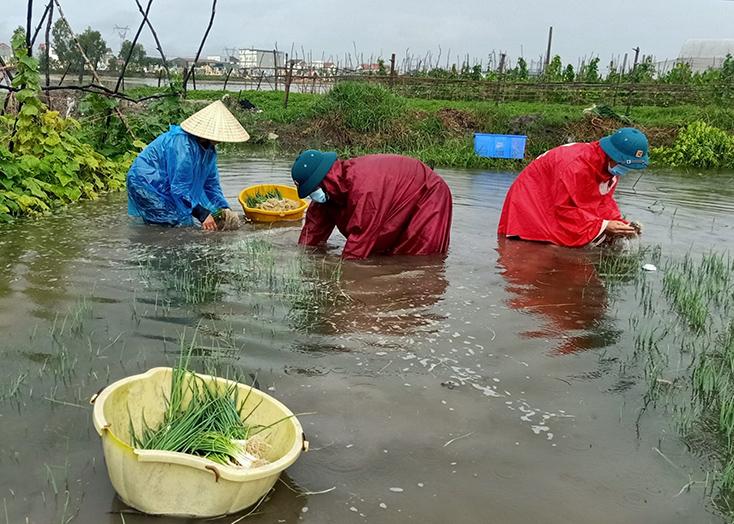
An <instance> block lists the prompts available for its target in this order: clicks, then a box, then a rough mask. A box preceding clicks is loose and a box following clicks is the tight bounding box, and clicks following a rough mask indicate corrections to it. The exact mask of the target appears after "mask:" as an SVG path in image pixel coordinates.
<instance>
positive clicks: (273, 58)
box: [236, 49, 285, 74]
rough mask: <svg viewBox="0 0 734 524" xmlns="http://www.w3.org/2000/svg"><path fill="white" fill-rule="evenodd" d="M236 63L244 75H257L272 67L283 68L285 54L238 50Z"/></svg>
mask: <svg viewBox="0 0 734 524" xmlns="http://www.w3.org/2000/svg"><path fill="white" fill-rule="evenodd" d="M236 58H237V62H238V65H239V67H240V70H241V71H242V72H243V73H245V74H259V73H260V72H261V71H267V70H272V69H273V68H274V67H279V68H280V67H285V53H283V52H282V51H273V50H267V49H238V50H237V55H236Z"/></svg>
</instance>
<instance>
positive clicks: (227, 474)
mask: <svg viewBox="0 0 734 524" xmlns="http://www.w3.org/2000/svg"><path fill="white" fill-rule="evenodd" d="M171 371H172V370H171V368H153V369H151V370H150V371H148V372H146V373H143V374H141V375H134V376H131V377H127V378H124V379H122V380H118V381H117V382H115V383H113V384H111V385H109V386H107V387H106V388H105V389H104V390H103V391H102V392H101V393H100V394H99V395H98V396H97V397H96V399H93V401H94V411H93V415H92V416H93V419H94V428H95V429H96V430H97V433H99V435H100V437H101V438H102V448H103V449H104V456H105V462H106V463H107V472H108V473H109V476H110V481H111V482H112V486H113V487H114V488H115V491H117V494H118V495H119V496H120V498H121V499H122V501H123V502H125V503H126V504H127V505H129V506H132V507H133V508H135V509H137V510H139V511H142V512H144V513H149V514H152V515H172V516H178V517H216V516H220V515H225V514H229V513H235V512H237V511H240V510H243V509H245V508H247V507H249V506H252V505H253V504H255V503H256V502H257V501H258V500H260V498H262V497H263V495H265V494H266V493H267V492H268V491H269V490H270V489H271V488H272V487H273V484H275V482H276V481H277V480H278V476H279V475H280V472H281V471H283V470H284V469H286V468H287V467H288V466H290V465H291V464H293V463H294V462H295V461H296V459H298V456H299V455H300V454H301V450H303V449H304V448H305V447H306V446H307V443H305V442H304V437H303V429H302V427H301V424H300V422H298V420H297V419H296V417H294V416H293V413H292V412H291V411H290V410H289V409H288V408H287V407H285V406H284V405H283V404H281V403H280V402H278V401H277V400H276V399H274V398H273V397H271V396H270V395H268V394H266V393H263V392H262V391H260V390H258V389H255V388H250V386H247V385H244V384H239V383H238V384H237V387H238V388H239V390H240V393H239V394H240V397H239V398H241V399H244V398H245V397H246V396H247V393H248V391H250V390H252V392H251V393H250V395H249V397H248V398H247V403H246V405H245V407H244V412H245V413H249V412H250V411H251V410H252V409H253V408H254V407H255V406H256V405H257V404H258V403H259V402H260V401H261V400H262V403H261V404H260V405H259V407H257V409H255V411H254V412H253V413H252V415H250V417H249V418H248V421H251V422H252V423H253V424H262V425H268V424H272V423H274V422H276V421H278V420H280V419H282V418H283V417H288V416H290V418H288V419H286V420H284V421H282V422H280V423H279V424H276V425H275V426H273V428H272V430H270V431H271V433H270V436H269V437H268V440H267V441H268V443H269V444H270V449H269V451H268V453H267V454H266V458H267V459H268V460H269V461H270V463H269V464H267V465H265V466H262V467H257V468H253V469H251V470H243V469H240V468H236V467H233V466H225V465H222V464H217V463H215V462H212V461H210V460H208V459H206V458H203V457H197V456H194V455H188V454H186V453H176V452H170V451H154V450H137V449H133V448H132V447H131V446H130V444H129V443H130V418H131V417H132V421H133V423H134V424H135V427H136V428H137V429H138V431H140V429H139V428H140V427H141V422H142V421H141V419H142V415H143V411H145V420H146V422H147V423H148V425H150V426H156V425H158V424H159V423H160V422H161V420H162V419H163V412H164V409H165V408H164V403H163V398H164V397H163V395H168V392H169V391H170V387H171ZM199 376H200V377H202V378H203V379H204V380H205V381H207V382H210V381H217V382H219V383H221V384H232V382H231V381H229V380H226V379H223V378H218V377H212V376H209V375H199Z"/></svg>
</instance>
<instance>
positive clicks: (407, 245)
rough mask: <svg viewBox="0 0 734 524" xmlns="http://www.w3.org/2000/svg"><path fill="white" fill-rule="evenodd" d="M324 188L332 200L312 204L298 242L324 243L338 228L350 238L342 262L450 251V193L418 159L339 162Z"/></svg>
mask: <svg viewBox="0 0 734 524" xmlns="http://www.w3.org/2000/svg"><path fill="white" fill-rule="evenodd" d="M321 187H322V188H323V189H324V191H325V192H326V194H327V195H328V196H329V201H328V202H327V203H326V204H318V203H316V202H312V203H311V205H310V206H309V208H308V212H307V213H306V223H305V224H304V226H303V229H302V230H301V237H300V238H299V240H298V243H299V244H304V245H307V246H315V245H318V244H321V243H323V242H326V240H327V239H328V238H329V236H330V235H331V233H332V231H333V230H334V227H335V226H336V227H337V228H338V229H339V231H340V232H341V233H342V235H344V236H345V237H346V239H347V243H346V245H345V246H344V251H343V252H342V257H343V258H351V259H360V258H366V257H368V256H370V255H430V254H435V253H445V252H446V251H447V250H448V247H449V231H450V229H451V191H450V190H449V187H448V186H447V185H446V182H444V180H443V179H442V178H441V177H440V176H438V175H437V174H436V173H434V172H433V171H432V170H431V169H430V168H429V167H428V166H426V165H425V164H423V163H421V162H419V161H418V160H415V159H413V158H408V157H404V156H397V155H368V156H362V157H357V158H353V159H351V160H337V161H336V162H335V163H334V165H333V166H332V167H331V169H330V170H329V172H328V173H327V174H326V177H325V178H324V180H323V182H322V183H321Z"/></svg>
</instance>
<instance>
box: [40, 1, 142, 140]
mask: <svg viewBox="0 0 734 524" xmlns="http://www.w3.org/2000/svg"><path fill="white" fill-rule="evenodd" d="M54 3H55V4H56V8H57V9H58V10H59V18H60V19H61V20H63V21H64V23H65V24H66V27H67V28H69V33H70V34H71V37H72V38H73V39H74V43H75V44H76V47H77V49H79V52H80V53H81V55H82V58H84V63H85V64H87V66H88V67H89V70H90V71H91V72H92V78H94V81H95V82H97V83H98V84H99V85H102V81H101V80H100V79H99V75H98V74H97V71H96V70H95V69H94V66H93V65H92V62H91V61H90V60H89V58H88V57H87V54H86V53H85V52H84V48H83V47H82V46H81V44H80V43H79V39H78V38H77V36H76V33H74V30H73V29H72V28H71V25H70V24H69V20H67V18H66V16H64V11H63V10H62V9H61V4H60V3H59V0H54ZM114 111H115V114H116V115H117V116H118V117H119V118H120V121H121V122H122V125H124V126H125V129H126V130H127V132H128V133H129V134H130V136H131V137H132V138H133V140H134V139H135V134H134V133H133V131H132V129H130V126H129V125H128V123H127V120H125V117H124V116H123V115H122V112H121V111H120V108H118V107H116V108H115V109H114Z"/></svg>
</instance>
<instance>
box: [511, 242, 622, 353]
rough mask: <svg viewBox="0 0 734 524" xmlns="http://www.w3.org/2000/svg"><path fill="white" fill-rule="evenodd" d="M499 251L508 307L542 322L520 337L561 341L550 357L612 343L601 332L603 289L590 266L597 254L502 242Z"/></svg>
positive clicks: (605, 298) (604, 300) (603, 303)
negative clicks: (534, 316)
mask: <svg viewBox="0 0 734 524" xmlns="http://www.w3.org/2000/svg"><path fill="white" fill-rule="evenodd" d="M497 253H498V258H497V265H498V266H499V267H500V268H501V269H502V272H501V274H502V276H503V277H504V279H505V280H506V281H507V286H506V288H505V289H506V291H507V294H508V295H509V297H510V298H509V299H508V300H507V304H508V306H509V307H511V308H512V309H516V310H518V311H523V312H527V313H530V314H532V315H537V316H538V317H540V318H541V321H542V324H541V326H540V328H539V329H534V330H532V331H526V332H523V333H522V335H523V336H526V337H530V338H551V339H557V340H559V342H558V345H557V346H556V347H555V348H553V350H552V353H553V354H567V353H575V352H577V351H586V350H588V349H593V348H598V347H605V346H607V345H610V344H611V343H613V342H614V338H613V336H611V334H610V333H609V332H607V331H605V330H603V329H601V325H602V319H603V317H604V314H605V313H606V309H607V291H606V288H605V286H604V283H603V282H602V281H601V280H600V278H599V275H598V274H597V270H596V266H595V264H594V262H595V259H598V253H597V252H588V251H584V250H570V249H565V248H561V247H558V246H553V245H550V244H541V243H537V242H524V241H522V240H508V239H503V238H500V239H499V240H498V245H497Z"/></svg>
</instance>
